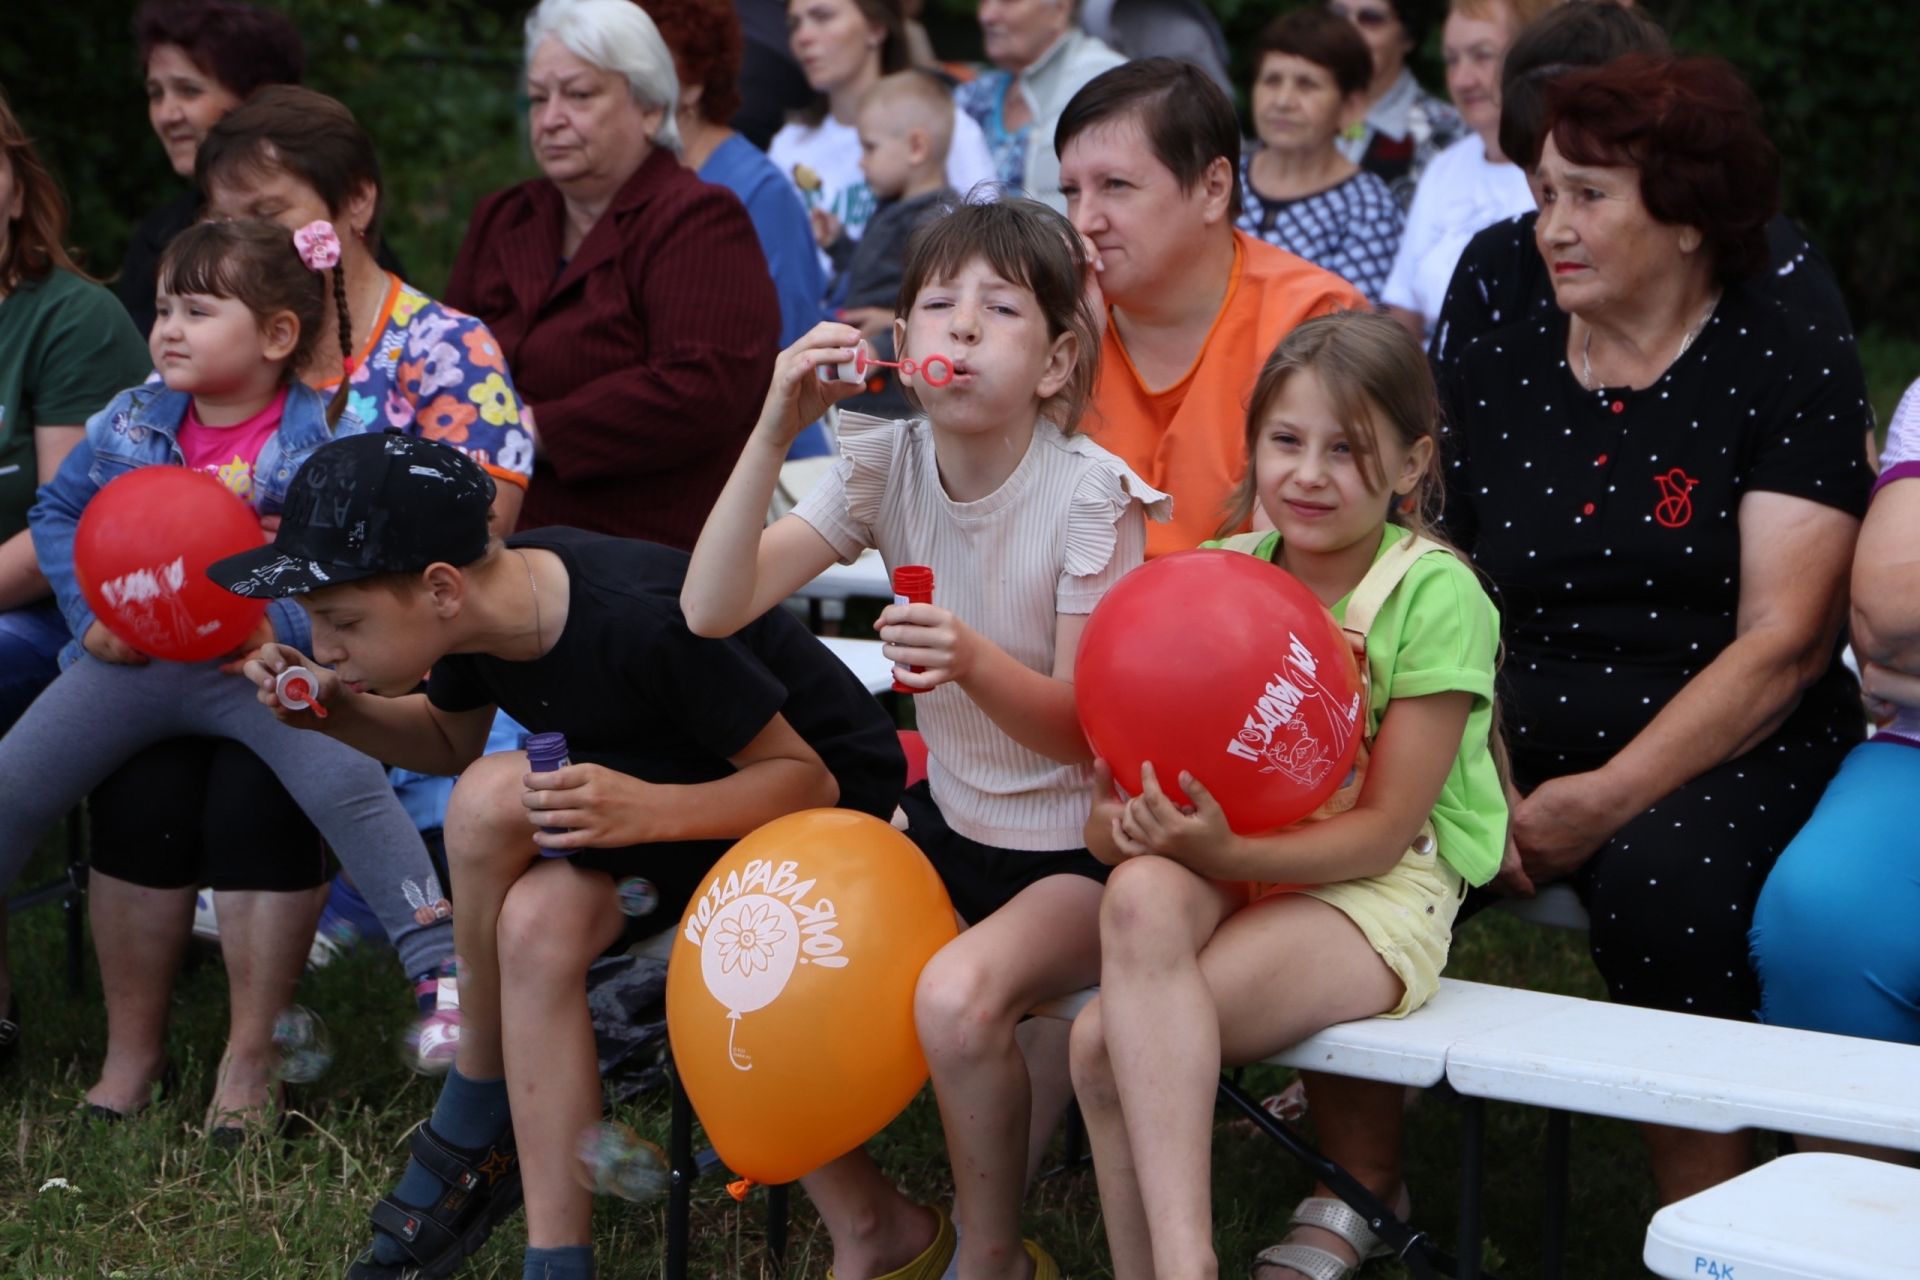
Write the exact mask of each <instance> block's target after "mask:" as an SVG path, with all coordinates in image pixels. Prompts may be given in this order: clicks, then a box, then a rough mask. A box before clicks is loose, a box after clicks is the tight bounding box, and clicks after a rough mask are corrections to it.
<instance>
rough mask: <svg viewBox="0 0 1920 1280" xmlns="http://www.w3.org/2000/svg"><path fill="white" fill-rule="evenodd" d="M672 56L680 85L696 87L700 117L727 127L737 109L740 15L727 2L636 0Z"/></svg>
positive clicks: (741, 51) (741, 53) (742, 47)
mask: <svg viewBox="0 0 1920 1280" xmlns="http://www.w3.org/2000/svg"><path fill="white" fill-rule="evenodd" d="M639 2H640V7H641V8H642V9H645V10H646V11H647V16H648V17H650V18H652V19H653V25H654V26H656V27H658V28H659V29H660V38H661V39H662V40H664V41H666V43H667V48H668V49H669V50H671V51H672V52H673V60H674V62H675V63H676V64H677V67H678V70H679V72H680V87H681V88H683V89H684V88H686V87H687V86H688V85H696V84H697V85H699V86H700V87H701V89H702V91H703V92H702V93H701V94H700V115H701V116H702V117H703V118H704V119H705V120H706V121H707V123H709V124H725V123H726V122H727V121H729V120H731V119H733V115H734V112H736V111H738V110H739V109H740V60H741V58H742V57H743V56H744V51H745V47H746V46H745V43H744V37H743V36H742V35H741V32H740V15H739V13H738V12H736V11H735V9H734V7H733V5H732V4H731V3H730V2H729V0H639Z"/></svg>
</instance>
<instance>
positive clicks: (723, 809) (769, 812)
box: [525, 715, 840, 850]
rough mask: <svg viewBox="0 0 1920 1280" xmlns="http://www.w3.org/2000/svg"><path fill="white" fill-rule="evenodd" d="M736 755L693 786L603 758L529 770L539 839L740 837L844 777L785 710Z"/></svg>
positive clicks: (811, 800)
mask: <svg viewBox="0 0 1920 1280" xmlns="http://www.w3.org/2000/svg"><path fill="white" fill-rule="evenodd" d="M729 761H730V763H731V764H732V765H733V768H734V772H732V773H730V774H728V775H727V776H726V777H724V778H716V779H715V780H713V781H712V782H695V783H686V784H670V783H655V782H643V781H641V780H640V779H639V778H635V777H632V776H630V775H628V774H624V773H620V772H618V771H616V770H613V769H608V768H606V767H604V766H602V765H597V764H576V765H568V766H567V767H566V768H564V769H556V770H554V771H552V772H550V773H529V774H528V775H527V777H526V786H527V791H526V794H525V802H526V805H527V820H528V822H530V823H531V824H533V826H534V827H535V831H534V837H533V839H534V843H536V844H538V845H539V846H540V847H541V848H543V849H552V850H573V849H623V848H626V847H627V846H629V845H636V844H659V843H662V842H667V841H679V840H733V839H737V838H739V837H740V836H744V835H746V834H747V833H748V832H750V831H752V830H754V829H755V828H757V827H760V826H763V825H765V824H766V823H768V822H771V821H772V820H773V819H775V818H778V817H780V816H782V815H783V814H789V813H794V812H797V811H799V810H801V809H817V808H826V807H829V806H831V805H833V804H835V803H836V802H838V800H839V799H840V783H839V780H838V779H836V778H835V777H834V776H833V773H832V771H831V770H829V769H828V768H827V766H826V762H825V761H823V760H822V759H821V758H820V756H819V754H818V753H817V752H816V751H814V749H813V748H812V747H811V746H810V745H808V743H807V741H806V739H804V738H802V737H801V736H800V735H799V733H797V732H796V731H795V730H794V728H793V726H792V725H791V724H789V723H788V722H787V718H786V717H785V716H782V715H776V716H774V718H773V719H772V720H770V721H768V722H767V726H766V728H764V729H762V730H761V731H760V732H759V733H758V734H756V735H755V736H754V739H753V741H751V742H749V743H748V744H747V745H746V746H744V747H742V748H741V749H740V751H739V753H738V754H736V755H733V756H731V757H729ZM545 827H556V828H563V829H562V830H560V831H558V832H548V831H545V830H541V829H540V828H545Z"/></svg>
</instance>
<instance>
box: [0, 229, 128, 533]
mask: <svg viewBox="0 0 1920 1280" xmlns="http://www.w3.org/2000/svg"><path fill="white" fill-rule="evenodd" d="M152 372H153V361H152V360H151V359H150V358H149V357H148V355H147V344H146V343H145V342H143V341H142V340H141V338H140V335H139V334H138V333H137V332H135V331H134V327H133V321H132V320H130V319H128V318H127V313H126V309H125V308H123V307H122V306H121V305H120V303H119V300H118V299H116V298H115V297H114V296H113V295H112V294H111V293H109V292H107V290H106V289H105V288H103V287H101V286H100V285H97V284H90V283H88V282H87V281H85V280H83V279H81V278H80V277H79V276H77V275H75V274H74V273H73V272H71V271H66V270H63V269H61V268H59V267H55V268H54V269H53V270H52V271H51V272H49V273H48V274H47V276H46V278H45V279H42V280H22V281H21V282H20V283H19V285H18V286H16V287H15V289H14V291H13V292H12V293H10V294H8V295H7V296H6V297H5V298H4V299H0V538H9V537H12V536H13V535H14V534H15V533H18V532H19V531H20V530H22V529H24V528H26V527H27V508H29V507H31V506H32V505H33V494H34V490H35V489H36V488H38V487H39V474H38V472H37V471H36V470H35V467H34V460H33V429H34V428H35V427H47V426H54V427H60V426H79V425H81V424H82V423H84V422H86V420H87V419H88V418H90V417H92V416H93V415H94V414H96V413H98V412H100V410H102V409H104V408H106V406H107V402H108V401H109V400H111V399H113V397H114V395H115V393H117V392H120V391H124V390H125V389H126V388H128V387H135V386H139V385H140V384H141V383H142V382H145V381H146V380H147V375H148V374H150V373H152Z"/></svg>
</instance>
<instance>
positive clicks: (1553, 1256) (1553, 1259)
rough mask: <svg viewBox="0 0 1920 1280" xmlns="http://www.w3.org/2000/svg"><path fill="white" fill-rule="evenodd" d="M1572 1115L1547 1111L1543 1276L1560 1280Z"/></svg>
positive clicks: (1544, 1279) (1564, 1253)
mask: <svg viewBox="0 0 1920 1280" xmlns="http://www.w3.org/2000/svg"><path fill="white" fill-rule="evenodd" d="M1572 1119H1573V1118H1572V1117H1571V1116H1570V1115H1568V1114H1567V1113H1566V1112H1565V1111H1549V1112H1547V1168H1546V1197H1547V1203H1546V1211H1545V1213H1544V1214H1543V1215H1542V1217H1541V1231H1540V1275H1541V1277H1542V1280H1560V1277H1561V1276H1562V1275H1563V1274H1564V1273H1565V1269H1566V1261H1567V1165H1568V1148H1569V1132H1568V1131H1569V1129H1570V1127H1571V1123H1572Z"/></svg>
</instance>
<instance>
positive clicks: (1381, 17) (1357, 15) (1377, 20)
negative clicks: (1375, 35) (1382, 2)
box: [1327, 3, 1399, 27]
mask: <svg viewBox="0 0 1920 1280" xmlns="http://www.w3.org/2000/svg"><path fill="white" fill-rule="evenodd" d="M1327 12H1329V13H1331V14H1333V16H1334V17H1336V18H1345V19H1346V20H1347V21H1348V22H1351V23H1353V24H1354V25H1355V26H1359V27H1390V26H1392V25H1393V24H1394V23H1396V22H1398V21H1399V19H1398V18H1397V17H1395V16H1394V12H1393V10H1391V9H1357V8H1351V7H1349V6H1347V5H1344V4H1338V3H1335V4H1330V5H1328V6H1327Z"/></svg>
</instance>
